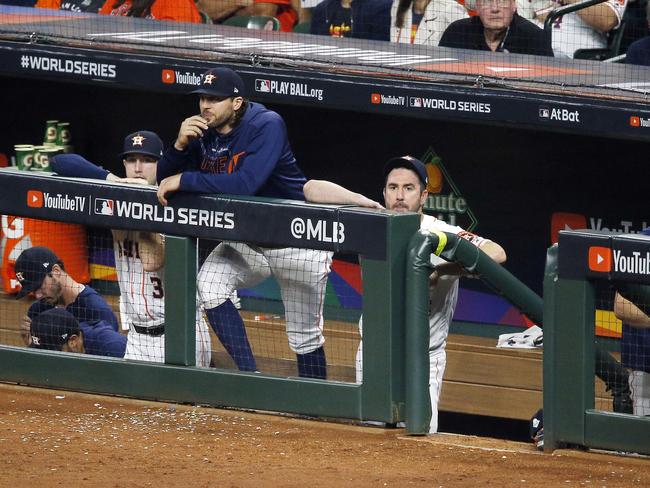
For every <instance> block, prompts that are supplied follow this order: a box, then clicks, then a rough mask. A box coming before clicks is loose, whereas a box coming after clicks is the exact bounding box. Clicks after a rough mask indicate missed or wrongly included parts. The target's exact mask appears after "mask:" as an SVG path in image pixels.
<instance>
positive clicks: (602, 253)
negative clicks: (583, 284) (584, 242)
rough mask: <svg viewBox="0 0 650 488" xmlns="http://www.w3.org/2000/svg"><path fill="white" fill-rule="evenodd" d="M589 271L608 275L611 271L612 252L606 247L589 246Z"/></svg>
mask: <svg viewBox="0 0 650 488" xmlns="http://www.w3.org/2000/svg"><path fill="white" fill-rule="evenodd" d="M589 269H590V270H591V271H596V272H599V273H609V272H610V271H611V270H612V250H611V249H610V248H608V247H600V246H591V247H590V248H589Z"/></svg>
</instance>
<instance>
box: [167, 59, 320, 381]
mask: <svg viewBox="0 0 650 488" xmlns="http://www.w3.org/2000/svg"><path fill="white" fill-rule="evenodd" d="M192 93H194V94H197V95H199V108H200V114H199V115H193V116H191V117H188V118H187V119H185V120H184V121H183V122H182V124H181V126H180V130H179V132H178V136H177V138H176V141H175V142H174V144H173V145H172V146H171V147H170V148H169V149H168V150H167V151H166V152H165V154H164V155H163V157H162V159H161V160H160V162H159V163H158V181H159V182H160V187H159V189H158V199H159V200H160V203H162V204H163V205H167V204H168V203H169V202H168V199H169V197H170V194H173V193H174V192H176V191H185V192H195V193H212V194H214V193H218V194H230V195H251V196H253V195H255V196H262V197H270V198H282V199H292V200H301V201H302V200H303V199H304V194H303V186H304V184H305V181H306V179H305V176H304V175H303V173H302V171H301V170H300V168H299V167H298V164H297V163H296V159H295V157H294V155H293V152H292V150H291V147H290V145H289V140H288V137H287V129H286V126H285V124H284V121H283V120H282V118H281V117H280V115H278V114H277V113H275V112H273V111H271V110H268V109H267V108H266V107H264V106H263V105H261V104H259V103H253V102H249V101H248V100H247V99H246V98H244V96H245V88H244V82H243V81H242V79H241V77H240V76H239V75H238V74H237V73H236V72H234V71H233V70H231V69H229V68H215V69H211V70H209V71H208V72H206V73H205V74H204V75H203V79H202V82H201V85H200V87H199V88H198V89H197V90H194V91H193V92H192ZM250 225H254V224H253V223H252V222H251V223H250ZM331 262H332V253H330V252H325V251H316V250H311V249H296V248H265V247H261V246H256V245H253V244H246V243H242V242H222V243H221V244H219V245H218V246H217V247H216V248H215V249H214V251H212V253H211V254H210V255H209V256H208V258H207V259H206V261H205V263H204V264H203V266H202V267H201V270H200V272H199V276H198V283H197V287H198V290H199V295H200V297H201V301H202V305H203V306H204V308H205V310H206V314H207V316H208V320H209V322H210V325H211V326H212V327H213V329H214V330H215V332H216V334H217V336H218V337H219V338H222V337H225V336H232V337H236V338H238V339H239V340H240V342H239V345H238V346H237V347H236V350H232V351H231V350H229V351H228V352H230V355H231V356H232V357H234V358H238V359H236V362H237V365H238V367H239V369H242V370H251V371H254V370H256V369H257V366H256V362H255V359H254V357H253V355H252V351H251V348H250V344H249V342H248V338H247V336H246V330H245V328H244V323H243V321H242V319H241V317H240V316H239V313H238V312H237V310H236V308H235V307H234V306H233V304H232V303H231V301H230V299H229V297H230V295H231V293H232V291H233V290H236V289H240V288H250V287H252V286H255V285H257V284H258V283H261V282H262V281H264V280H265V279H266V278H268V277H269V276H271V275H273V276H274V277H275V279H276V280H277V282H278V284H279V286H280V290H281V292H282V300H283V303H284V308H285V312H286V331H287V336H288V339H289V346H290V347H291V349H292V350H293V351H294V352H295V353H296V360H297V364H298V374H299V375H300V376H302V377H310V378H321V379H324V378H326V376H327V370H326V367H327V366H326V359H325V351H324V349H323V344H324V343H325V338H324V337H323V303H324V295H325V286H326V284H327V276H328V273H329V270H330V265H331ZM222 342H224V341H223V340H222Z"/></svg>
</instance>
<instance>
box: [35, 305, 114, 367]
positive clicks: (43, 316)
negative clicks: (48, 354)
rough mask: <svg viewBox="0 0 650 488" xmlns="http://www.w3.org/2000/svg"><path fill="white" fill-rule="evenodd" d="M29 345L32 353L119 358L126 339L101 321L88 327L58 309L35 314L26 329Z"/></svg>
mask: <svg viewBox="0 0 650 488" xmlns="http://www.w3.org/2000/svg"><path fill="white" fill-rule="evenodd" d="M30 334H31V344H30V347H32V348H35V349H47V350H50V351H63V352H77V353H82V354H84V353H85V354H92V355H95V356H111V357H114V358H121V357H123V356H124V351H125V349H126V336H124V335H122V334H120V333H119V332H115V331H114V330H113V328H112V327H111V325H110V324H108V323H106V322H104V321H101V322H99V323H98V324H95V325H94V326H92V327H91V326H89V325H87V324H85V323H81V324H80V323H79V321H78V320H77V319H76V318H75V317H74V315H72V314H71V313H70V312H68V311H66V310H64V309H62V308H52V309H50V310H46V311H45V312H43V313H40V314H38V315H37V316H36V317H34V320H32V323H31V327H30Z"/></svg>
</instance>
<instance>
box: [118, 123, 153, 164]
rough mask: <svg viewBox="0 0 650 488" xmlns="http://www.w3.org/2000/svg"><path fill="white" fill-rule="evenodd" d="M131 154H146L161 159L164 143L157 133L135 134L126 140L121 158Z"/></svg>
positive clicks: (146, 131) (141, 132)
mask: <svg viewBox="0 0 650 488" xmlns="http://www.w3.org/2000/svg"><path fill="white" fill-rule="evenodd" d="M129 154H146V155H147V156H151V157H153V158H156V159H160V158H161V157H162V155H163V142H162V140H161V139H160V137H158V134H156V133H155V132H151V131H148V130H141V131H138V132H134V133H133V134H129V135H128V136H126V137H125V138H124V151H123V152H122V153H121V154H120V156H122V157H124V156H128V155H129Z"/></svg>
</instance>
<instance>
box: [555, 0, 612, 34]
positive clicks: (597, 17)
mask: <svg viewBox="0 0 650 488" xmlns="http://www.w3.org/2000/svg"><path fill="white" fill-rule="evenodd" d="M580 1H582V0H562V1H561V2H560V4H561V5H571V4H574V3H578V2H580ZM576 14H578V17H580V18H581V19H582V20H583V21H584V22H585V23H586V24H587V25H588V26H589V27H592V28H593V29H596V30H597V31H599V32H602V33H606V32H609V31H610V30H612V29H613V28H614V27H616V26H617V25H618V17H617V16H616V13H614V10H613V9H612V8H611V7H610V6H609V5H607V4H606V3H600V4H598V5H594V6H592V7H588V8H583V9H580V10H578V11H576Z"/></svg>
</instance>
